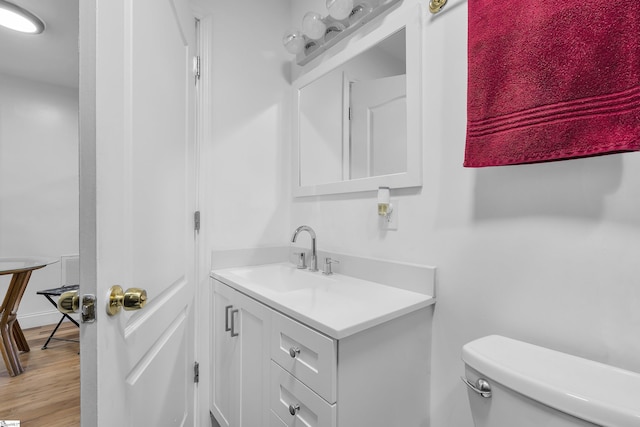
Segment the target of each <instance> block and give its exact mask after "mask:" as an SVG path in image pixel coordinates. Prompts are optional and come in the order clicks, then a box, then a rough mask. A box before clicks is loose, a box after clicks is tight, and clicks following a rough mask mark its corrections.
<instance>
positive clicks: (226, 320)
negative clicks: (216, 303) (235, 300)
mask: <svg viewBox="0 0 640 427" xmlns="http://www.w3.org/2000/svg"><path fill="white" fill-rule="evenodd" d="M232 307H233V306H232V305H228V306H226V307H225V308H224V330H225V332H229V331H230V330H231V328H230V327H229V310H231V308H232Z"/></svg>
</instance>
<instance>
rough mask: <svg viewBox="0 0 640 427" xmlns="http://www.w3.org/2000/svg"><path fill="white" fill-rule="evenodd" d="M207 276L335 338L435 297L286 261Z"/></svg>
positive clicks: (403, 312) (410, 308) (364, 327)
mask: <svg viewBox="0 0 640 427" xmlns="http://www.w3.org/2000/svg"><path fill="white" fill-rule="evenodd" d="M211 277H212V278H214V279H216V280H219V281H220V282H222V283H225V284H226V285H228V286H230V287H232V288H234V289H236V290H238V291H240V292H242V293H244V294H246V295H248V296H250V297H252V298H254V299H256V300H258V301H260V302H262V303H264V304H266V305H268V306H270V307H272V308H273V309H275V310H278V311H280V312H281V313H284V314H286V315H288V316H290V317H293V318H294V319H296V320H298V321H300V322H302V323H304V324H306V325H307V326H310V327H312V328H314V329H316V330H318V331H320V332H322V333H324V334H326V335H328V336H329V337H331V338H334V339H342V338H345V337H348V336H349V335H352V334H355V333H357V332H360V331H363V330H365V329H368V328H370V327H372V326H376V325H379V324H381V323H384V322H387V321H389V320H392V319H395V318H397V317H400V316H402V315H404V314H408V313H411V312H413V311H415V310H418V309H421V308H424V307H427V306H429V305H432V304H434V303H435V298H433V297H432V296H430V295H424V294H419V293H416V292H411V291H406V290H404V289H399V288H394V287H391V286H386V285H381V284H379V283H375V282H370V281H366V280H361V279H357V278H354V277H350V276H345V275H342V274H333V275H331V276H325V275H323V274H322V273H320V272H311V271H309V270H298V269H296V268H295V267H294V266H293V265H292V264H289V263H278V264H265V265H259V266H250V267H234V268H225V269H220V270H213V271H212V272H211Z"/></svg>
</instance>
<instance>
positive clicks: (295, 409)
mask: <svg viewBox="0 0 640 427" xmlns="http://www.w3.org/2000/svg"><path fill="white" fill-rule="evenodd" d="M299 410H300V405H299V404H298V403H296V404H295V405H293V404H292V405H289V413H290V414H291V415H292V416H294V417H295V416H296V414H297V413H298V411H299Z"/></svg>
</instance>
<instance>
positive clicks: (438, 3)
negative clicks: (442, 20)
mask: <svg viewBox="0 0 640 427" xmlns="http://www.w3.org/2000/svg"><path fill="white" fill-rule="evenodd" d="M445 4H447V0H430V1H429V12H431V13H432V14H434V15H435V14H436V13H438V12H440V11H441V10H442V8H443V7H444V5H445Z"/></svg>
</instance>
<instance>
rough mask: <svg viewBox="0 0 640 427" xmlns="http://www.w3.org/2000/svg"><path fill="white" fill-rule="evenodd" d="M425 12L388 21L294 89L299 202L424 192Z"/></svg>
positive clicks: (411, 12) (300, 80)
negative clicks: (361, 193) (350, 195)
mask: <svg viewBox="0 0 640 427" xmlns="http://www.w3.org/2000/svg"><path fill="white" fill-rule="evenodd" d="M407 9H408V10H407ZM416 9H417V10H416ZM420 9H421V8H420V7H419V5H418V7H417V8H415V9H414V8H413V7H410V8H405V10H398V11H397V13H395V12H394V13H392V14H389V15H388V16H387V17H385V19H384V22H383V23H381V24H379V25H378V26H377V27H376V28H375V29H373V30H372V31H371V32H369V33H368V34H366V35H364V36H361V37H360V38H358V39H357V40H350V41H349V44H348V45H347V46H346V47H345V48H344V49H343V50H342V51H340V52H338V53H336V54H335V55H334V56H332V57H330V58H327V59H325V60H324V62H321V63H319V64H318V65H317V66H316V67H315V68H312V69H311V70H309V71H308V72H307V73H305V74H303V75H301V76H300V77H299V78H298V79H297V80H296V81H295V82H294V84H293V97H294V100H293V101H294V102H293V106H294V108H293V126H292V128H293V136H292V145H293V195H294V196H296V197H301V196H315V195H322V194H338V193H349V192H356V191H369V190H377V189H378V187H381V186H386V187H390V188H406V187H419V186H422V132H421V122H422V121H421V114H422V105H421V103H422V90H421V85H420V76H421V74H422V68H421V64H422V43H421V42H422V26H421V21H422V20H421V10H420Z"/></svg>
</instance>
